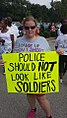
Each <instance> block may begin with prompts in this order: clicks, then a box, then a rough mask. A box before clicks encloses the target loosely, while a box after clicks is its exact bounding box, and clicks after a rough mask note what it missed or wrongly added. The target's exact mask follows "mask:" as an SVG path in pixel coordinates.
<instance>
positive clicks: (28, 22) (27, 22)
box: [25, 20, 35, 25]
mask: <svg viewBox="0 0 67 118" xmlns="http://www.w3.org/2000/svg"><path fill="white" fill-rule="evenodd" d="M26 24H29V25H31V24H35V22H34V21H33V20H29V21H26V22H25V25H26Z"/></svg>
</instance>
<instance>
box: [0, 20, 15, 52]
mask: <svg viewBox="0 0 67 118" xmlns="http://www.w3.org/2000/svg"><path fill="white" fill-rule="evenodd" d="M7 25H8V19H7V18H3V19H2V20H1V32H0V42H2V45H1V50H2V53H9V52H12V51H13V48H14V36H13V35H11V34H10V31H9V30H8V29H7Z"/></svg>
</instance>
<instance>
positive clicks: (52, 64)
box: [2, 51, 59, 94]
mask: <svg viewBox="0 0 67 118" xmlns="http://www.w3.org/2000/svg"><path fill="white" fill-rule="evenodd" d="M2 56H3V60H4V61H6V63H5V72H6V81H7V88H8V92H15V93H17V92H21V93H30V94H37V93H38V94H39V93H42V94H44V93H52V92H59V80H58V78H59V77H58V75H59V74H58V73H59V71H58V59H59V58H58V54H57V53H56V52H55V51H51V52H27V53H26V52H22V53H9V54H3V55H2Z"/></svg>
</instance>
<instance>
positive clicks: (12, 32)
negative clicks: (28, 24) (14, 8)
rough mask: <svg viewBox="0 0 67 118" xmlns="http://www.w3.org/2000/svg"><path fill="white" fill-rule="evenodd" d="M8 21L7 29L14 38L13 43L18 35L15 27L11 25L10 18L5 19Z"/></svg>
mask: <svg viewBox="0 0 67 118" xmlns="http://www.w3.org/2000/svg"><path fill="white" fill-rule="evenodd" d="M6 18H7V19H8V26H7V28H8V29H9V30H10V34H11V35H13V36H14V42H15V41H16V40H17V37H18V35H19V30H18V28H17V26H16V25H15V24H14V23H12V18H11V17H9V16H8V17H6Z"/></svg>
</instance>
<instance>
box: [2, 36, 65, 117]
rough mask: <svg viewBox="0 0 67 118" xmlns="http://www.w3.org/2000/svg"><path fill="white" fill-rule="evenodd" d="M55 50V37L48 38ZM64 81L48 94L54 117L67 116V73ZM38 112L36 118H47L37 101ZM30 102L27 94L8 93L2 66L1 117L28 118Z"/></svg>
mask: <svg viewBox="0 0 67 118" xmlns="http://www.w3.org/2000/svg"><path fill="white" fill-rule="evenodd" d="M47 40H48V42H49V44H50V46H51V48H52V50H54V46H55V39H54V38H50V39H47ZM63 79H64V81H63V83H62V84H59V88H60V91H59V92H58V93H50V94H47V98H48V99H49V101H50V103H51V108H52V115H53V118H67V73H66V74H65V75H64V78H63ZM36 107H37V113H36V116H35V118H46V116H45V113H44V112H43V110H42V109H41V107H40V106H39V104H38V102H37V101H36ZM28 111H29V104H28V101H27V98H26V95H25V94H21V93H8V92H7V83H6V78H5V76H4V75H3V67H2V66H0V118H26V116H27V113H28Z"/></svg>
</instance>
